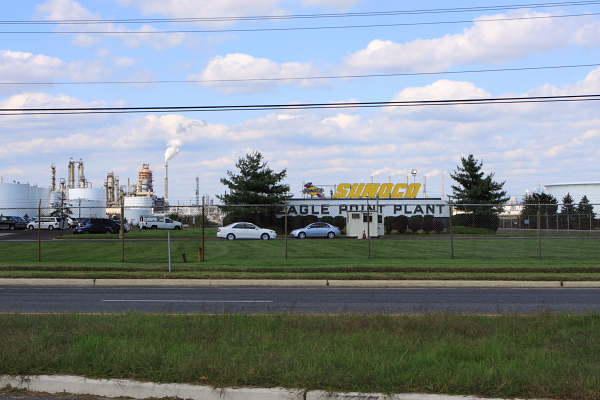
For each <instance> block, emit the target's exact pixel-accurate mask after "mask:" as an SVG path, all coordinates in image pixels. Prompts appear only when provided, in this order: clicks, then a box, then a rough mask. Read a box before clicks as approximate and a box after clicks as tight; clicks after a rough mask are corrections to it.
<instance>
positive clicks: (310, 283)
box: [0, 278, 600, 288]
mask: <svg viewBox="0 0 600 400" xmlns="http://www.w3.org/2000/svg"><path fill="white" fill-rule="evenodd" d="M0 286H79V287H93V286H142V287H143V286H161V287H164V286H189V287H194V286H197V287H203V286H272V287H321V286H331V287H379V288H386V287H390V288H392V287H395V288H398V287H445V288H453V287H461V288H464V287H477V288H497V287H504V288H559V287H569V288H600V281H580V282H567V281H564V282H562V281H466V280H462V281H435V280H431V281H429V280H402V281H394V280H372V281H371V280H369V281H351V280H347V281H346V280H312V279H281V280H277V279H28V278H4V279H0Z"/></svg>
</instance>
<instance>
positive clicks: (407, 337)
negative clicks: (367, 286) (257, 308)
mask: <svg viewBox="0 0 600 400" xmlns="http://www.w3.org/2000/svg"><path fill="white" fill-rule="evenodd" d="M599 355H600V316H598V315H587V316H566V315H537V316H530V317H518V316H502V317H480V316H479V317H478V316H460V315H448V314H431V315H423V316H389V315H340V316H317V315H287V314H283V315H271V316H265V315H263V316H251V315H190V316H182V315H179V316H177V315H142V314H126V315H17V314H14V315H13V314H11V315H1V316H0V371H2V373H4V374H10V375H39V374H69V375H83V376H86V377H93V378H112V379H118V378H121V379H135V380H141V381H152V382H187V383H199V384H210V385H214V386H216V387H226V386H259V387H286V388H301V389H313V390H315V389H320V390H328V391H340V392H347V391H359V392H383V393H445V394H455V395H478V396H485V397H502V398H514V397H519V398H569V399H594V398H596V399H597V398H600V373H599V371H598V357H599Z"/></svg>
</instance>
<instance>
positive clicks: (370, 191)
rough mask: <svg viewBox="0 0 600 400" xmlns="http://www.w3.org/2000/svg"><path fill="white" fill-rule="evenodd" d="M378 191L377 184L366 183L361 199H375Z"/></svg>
mask: <svg viewBox="0 0 600 400" xmlns="http://www.w3.org/2000/svg"><path fill="white" fill-rule="evenodd" d="M378 190H379V183H367V184H366V185H365V190H364V192H363V193H362V196H361V197H370V198H375V197H377V191H378Z"/></svg>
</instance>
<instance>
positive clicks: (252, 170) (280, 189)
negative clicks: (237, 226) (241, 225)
mask: <svg viewBox="0 0 600 400" xmlns="http://www.w3.org/2000/svg"><path fill="white" fill-rule="evenodd" d="M235 166H236V168H237V169H238V170H239V173H237V174H236V173H234V172H231V171H227V178H221V183H222V184H223V185H225V186H227V188H228V189H229V193H225V194H223V195H217V198H218V199H219V200H221V202H222V203H223V206H221V209H222V210H223V211H224V212H226V213H228V214H231V217H230V218H229V222H235V221H234V220H233V219H235V220H251V221H252V222H255V223H256V224H272V223H274V222H275V221H274V219H275V216H276V214H277V213H278V212H282V207H281V204H283V203H284V202H285V200H286V199H288V198H290V197H291V196H290V195H288V193H289V191H290V187H289V185H286V184H281V183H280V182H281V181H282V180H283V179H284V178H285V176H286V174H287V171H286V170H285V169H284V170H283V171H281V172H274V171H273V170H272V169H270V168H269V167H268V166H267V163H266V162H265V161H263V156H262V154H261V153H259V152H257V151H255V152H252V153H250V154H246V156H245V157H243V158H240V159H239V160H238V162H237V163H236V164H235ZM239 206H243V207H239Z"/></svg>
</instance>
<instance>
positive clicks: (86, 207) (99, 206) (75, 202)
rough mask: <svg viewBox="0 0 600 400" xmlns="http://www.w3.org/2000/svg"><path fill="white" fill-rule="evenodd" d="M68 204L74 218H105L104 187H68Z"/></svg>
mask: <svg viewBox="0 0 600 400" xmlns="http://www.w3.org/2000/svg"><path fill="white" fill-rule="evenodd" d="M68 193H69V194H68V199H69V204H71V211H73V214H72V216H73V217H76V218H106V191H105V189H102V188H100V189H95V188H80V189H69V192H68Z"/></svg>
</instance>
